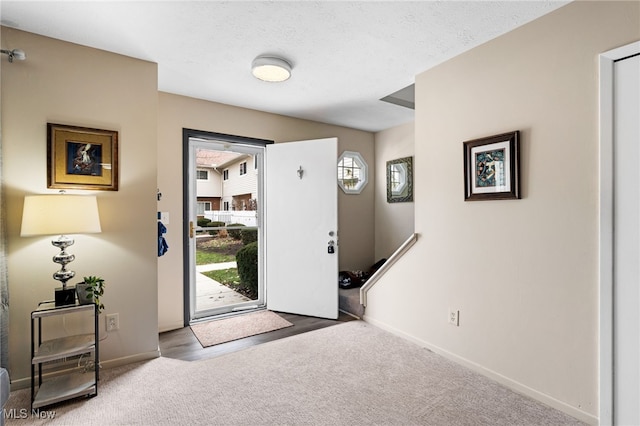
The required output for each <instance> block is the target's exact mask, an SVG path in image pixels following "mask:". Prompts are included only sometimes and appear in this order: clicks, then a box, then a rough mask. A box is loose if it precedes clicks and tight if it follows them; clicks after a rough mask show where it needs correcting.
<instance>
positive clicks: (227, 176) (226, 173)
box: [222, 169, 229, 180]
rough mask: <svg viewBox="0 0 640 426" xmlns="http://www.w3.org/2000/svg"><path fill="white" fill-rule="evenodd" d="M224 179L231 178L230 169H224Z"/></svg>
mask: <svg viewBox="0 0 640 426" xmlns="http://www.w3.org/2000/svg"><path fill="white" fill-rule="evenodd" d="M222 180H229V169H226V170H223V171H222Z"/></svg>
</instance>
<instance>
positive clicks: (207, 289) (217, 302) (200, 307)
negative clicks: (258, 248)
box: [196, 262, 251, 311]
mask: <svg viewBox="0 0 640 426" xmlns="http://www.w3.org/2000/svg"><path fill="white" fill-rule="evenodd" d="M236 267H237V265H236V262H225V263H212V264H209V265H198V266H196V310H197V311H204V310H207V309H214V308H219V307H222V306H227V305H231V304H235V303H240V302H245V301H248V300H251V299H249V298H248V297H245V296H243V295H242V294H240V293H236V292H235V291H233V290H231V289H230V288H229V287H227V286H224V285H222V284H220V283H219V282H218V281H216V280H213V279H211V278H209V277H207V276H206V275H204V274H203V273H202V272H206V271H219V270H223V269H230V268H236Z"/></svg>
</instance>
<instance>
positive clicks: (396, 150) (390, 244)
mask: <svg viewBox="0 0 640 426" xmlns="http://www.w3.org/2000/svg"><path fill="white" fill-rule="evenodd" d="M414 128H415V123H413V122H411V123H407V124H403V125H401V126H396V127H392V128H391V129H387V130H383V131H381V132H378V133H376V143H375V151H376V174H375V187H376V200H375V205H376V214H375V216H376V217H375V224H376V231H375V238H376V243H375V258H376V261H377V260H379V259H382V258H389V256H391V255H392V254H393V252H394V251H395V250H396V249H397V248H398V247H400V245H401V244H402V243H403V242H404V241H405V240H406V239H407V238H408V237H409V236H410V235H411V234H413V227H414V224H413V221H414V203H413V202H406V203H388V202H387V172H386V167H387V161H390V160H396V159H398V158H404V157H412V156H413V151H414V139H415V137H414V133H415V130H414Z"/></svg>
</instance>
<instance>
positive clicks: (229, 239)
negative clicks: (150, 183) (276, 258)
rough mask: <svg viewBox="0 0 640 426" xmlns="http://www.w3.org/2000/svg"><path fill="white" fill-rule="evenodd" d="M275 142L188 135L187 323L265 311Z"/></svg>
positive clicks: (196, 133) (185, 175) (185, 173)
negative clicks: (268, 195)
mask: <svg viewBox="0 0 640 426" xmlns="http://www.w3.org/2000/svg"><path fill="white" fill-rule="evenodd" d="M270 143H273V142H272V141H267V140H260V139H251V138H244V137H238V136H231V135H224V134H218V133H210V132H202V131H195V130H189V129H184V131H183V182H184V203H183V204H184V207H183V208H184V217H185V218H186V220H185V230H184V233H183V234H184V240H185V241H184V247H185V253H184V265H185V272H184V294H185V297H184V320H185V326H186V325H189V324H191V323H193V322H197V321H200V320H203V319H205V318H211V317H215V316H220V315H228V314H233V313H237V312H246V311H248V310H254V309H260V308H264V306H265V291H264V280H263V272H262V269H263V267H262V265H263V263H264V262H263V260H262V258H263V253H264V250H263V247H264V243H263V241H264V238H263V236H264V229H263V227H262V223H263V220H262V215H263V206H262V205H263V203H262V202H261V200H262V197H263V195H262V194H263V188H264V184H263V182H264V177H263V163H264V149H265V146H266V145H267V144H270Z"/></svg>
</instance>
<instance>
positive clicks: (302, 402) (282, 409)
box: [5, 321, 584, 426]
mask: <svg viewBox="0 0 640 426" xmlns="http://www.w3.org/2000/svg"><path fill="white" fill-rule="evenodd" d="M29 397H30V391H29V389H23V390H19V391H15V392H12V393H11V397H10V398H9V401H8V402H7V406H6V407H5V408H6V410H7V412H13V413H27V415H26V416H25V418H13V419H11V418H9V419H7V424H8V425H12V426H13V425H16V426H25V425H30V424H35V425H96V426H98V425H109V426H115V425H154V426H164V425H171V426H175V425H189V426H199V425H239V426H240V425H241V426H248V425H252V426H253V425H331V426H334V425H345V426H359V425H363V426H365V425H366V426H369V425H402V426H411V425H434V426H467V425H474V426H476V425H490V426H514V425H517V426H532V425H553V426H559V425H584V423H581V422H579V421H578V420H576V419H574V418H572V417H570V416H568V415H566V414H564V413H562V412H560V411H557V410H554V409H553V408H550V407H548V406H546V405H544V404H541V403H539V402H537V401H534V400H532V399H531V398H527V397H525V396H522V395H519V394H517V393H516V392H513V391H512V390H510V389H507V388H506V387H504V386H501V385H500V384H498V383H496V382H494V381H492V380H489V379H487V378H486V377H484V376H481V375H479V374H477V373H475V372H473V371H471V370H468V369H466V368H464V367H461V366H460V365H458V364H455V363H453V362H451V361H448V360H447V359H445V358H443V357H441V356H439V355H437V354H434V353H432V352H430V351H428V350H426V349H423V348H421V347H419V346H417V345H415V344H413V343H411V342H408V341H406V340H403V339H401V338H399V337H397V336H394V335H392V334H390V333H387V332H385V331H383V330H380V329H378V328H376V327H373V326H371V325H369V324H367V323H365V322H362V321H349V322H345V323H341V324H339V325H335V326H331V327H327V328H323V329H321V330H316V331H311V332H308V333H303V334H298V335H296V336H291V337H287V338H284V339H280V340H275V341H271V342H267V343H263V344H260V345H258V346H253V347H251V348H248V349H245V350H242V351H239V352H234V353H231V354H227V355H222V356H219V357H216V358H212V359H208V360H201V361H191V362H189V361H178V360H174V359H169V358H157V359H154V360H152V361H147V362H143V363H137V364H131V365H127V366H123V367H118V368H113V369H105V370H103V371H102V374H101V375H100V385H99V389H98V396H96V397H95V398H90V399H79V400H76V401H75V402H68V403H64V404H61V405H58V406H53V407H50V408H45V409H43V410H42V411H41V412H40V413H39V414H40V416H41V417H46V416H54V419H53V420H51V419H50V420H39V419H38V418H37V416H32V415H31V413H30V411H29V410H28V409H29ZM9 410H15V411H9ZM20 410H25V411H20Z"/></svg>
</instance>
